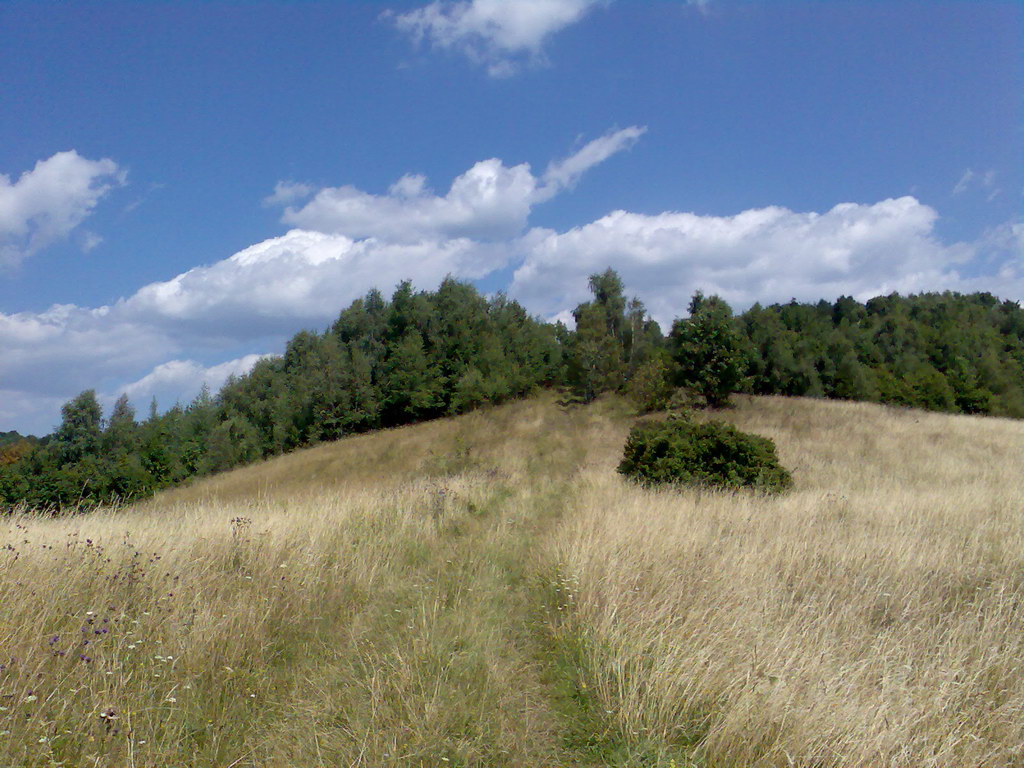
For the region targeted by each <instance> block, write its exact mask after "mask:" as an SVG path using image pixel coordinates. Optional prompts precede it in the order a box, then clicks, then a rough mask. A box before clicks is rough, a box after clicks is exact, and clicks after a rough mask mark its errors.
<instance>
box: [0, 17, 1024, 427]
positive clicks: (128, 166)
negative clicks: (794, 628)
mask: <svg viewBox="0 0 1024 768" xmlns="http://www.w3.org/2000/svg"><path fill="white" fill-rule="evenodd" d="M1022 39H1024V4H1020V3H1017V2H984V1H979V0H975V1H974V2H966V1H964V2H921V3H911V2H899V1H894V2H887V3H883V2H845V1H842V0H837V1H836V2H827V3H825V2H774V1H773V2H738V0H706V1H705V2H686V0H660V1H658V2H632V1H630V0H609V1H608V2H601V1H597V2H595V1H594V0H547V1H546V2H545V1H544V0H503V1H502V2H498V1H497V0H473V1H472V2H434V3H431V4H429V5H428V4H425V3H422V2H394V3H386V2H383V3H304V2H290V3H283V2H282V3H259V4H256V3H230V4H227V3H216V2H208V3H192V4H171V3H119V2H109V1H105V2H97V3H89V2H77V3H73V4H71V3H42V2H3V1H0V40H2V43H0V115H2V116H3V118H2V119H0V174H3V177H2V178H0V430H2V429H12V428H16V429H19V430H21V431H33V432H36V433H45V432H48V431H49V430H50V429H51V428H52V427H53V426H54V424H55V423H56V422H57V420H58V419H59V411H60V405H61V403H63V402H64V401H65V400H67V399H69V398H70V397H72V396H74V395H75V394H77V393H78V392H79V391H81V390H82V389H84V388H87V387H94V388H96V389H97V390H98V391H99V392H100V393H101V395H102V396H103V398H104V399H105V400H107V401H108V402H109V401H110V400H111V399H112V398H114V397H116V396H117V394H119V393H120V392H122V391H126V392H128V393H129V394H130V395H131V396H132V398H133V400H134V401H135V402H136V404H137V405H138V406H139V407H140V409H143V408H144V407H145V405H146V403H148V401H149V399H150V398H151V397H152V396H154V395H155V396H157V397H158V399H159V401H160V403H161V405H162V406H165V407H166V406H168V405H171V404H172V403H173V402H174V400H176V399H182V400H188V399H189V398H191V397H192V396H193V395H194V393H195V391H196V390H197V388H198V387H199V385H200V383H201V382H202V381H208V382H209V383H211V384H212V385H213V386H214V387H216V386H219V384H220V383H221V382H222V381H223V379H224V377H225V376H227V375H228V374H229V373H231V372H240V371H244V370H246V369H247V366H250V365H251V364H252V362H253V361H254V360H255V359H256V356H257V355H260V354H268V353H271V354H272V353H277V352H280V351H281V349H282V345H283V342H284V340H285V339H286V338H288V337H289V336H290V335H292V334H293V333H294V332H295V331H297V330H299V329H301V328H304V327H310V328H322V327H324V326H325V325H327V324H328V323H329V322H330V321H331V319H332V318H333V317H334V316H335V315H336V314H337V312H338V311H339V310H340V309H341V308H342V307H343V306H345V305H347V304H348V303H349V302H350V301H351V300H352V299H353V298H355V297H356V296H358V295H361V294H363V293H365V291H366V290H367V289H369V288H370V287H373V286H378V287H380V288H382V289H383V290H385V291H387V290H390V289H391V288H392V287H393V285H394V284H395V282H397V281H398V280H400V279H403V278H406V277H409V278H412V279H414V281H415V282H416V284H417V286H419V287H422V288H431V287H433V286H434V285H436V283H437V282H438V281H439V280H440V279H441V278H443V277H444V275H445V274H447V273H451V274H455V275H456V276H459V277H463V278H465V279H468V280H472V281H475V282H477V284H478V285H480V286H481V287H482V288H483V289H484V290H488V291H493V290H499V289H503V290H506V291H508V292H509V294H510V295H512V296H513V297H515V298H517V299H519V300H520V301H522V302H523V303H524V304H525V305H526V306H527V308H528V309H530V310H531V311H532V312H534V313H536V314H538V315H541V316H544V317H556V316H559V315H560V314H562V316H564V313H565V311H566V310H568V309H570V308H571V307H572V306H574V305H575V304H576V303H577V302H579V301H580V300H582V299H583V298H585V295H586V276H587V275H588V274H590V273H591V272H593V271H596V270H598V269H603V268H604V267H606V266H609V265H611V266H613V267H615V268H616V269H618V270H619V271H620V273H621V274H622V276H623V278H624V281H625V283H626V287H627V290H629V291H630V293H633V294H636V295H638V296H639V297H640V298H642V299H643V300H644V301H645V302H646V304H647V306H648V307H649V309H650V310H651V312H652V314H654V316H655V317H656V318H657V319H659V320H660V321H662V322H663V323H667V322H669V321H671V319H672V317H674V316H676V315H679V314H682V313H683V311H684V310H685V307H686V304H687V299H688V296H689V295H690V294H691V293H692V291H693V290H695V289H696V288H702V289H704V290H705V291H706V292H718V293H720V294H722V295H723V296H725V297H726V298H727V299H728V300H729V301H731V302H732V303H733V305H734V306H735V307H736V308H738V309H742V308H745V307H746V306H749V305H750V304H751V303H752V302H754V301H762V302H771V301H785V300H788V299H789V298H791V297H795V298H798V299H801V300H816V299H818V298H827V299H834V298H835V297H836V296H838V295H840V294H844V293H846V294H853V295H855V296H858V297H860V298H867V297H869V296H871V295H876V294H878V293H887V292H890V291H893V290H899V291H901V292H912V291H922V290H945V289H951V290H961V291H972V290H991V291H993V292H994V293H997V294H998V295H1000V296H1002V297H1005V298H1010V299H1014V300H1018V299H1022V298H1024V263H1022V262H1024V250H1022V242H1024V225H1022V223H1021V210H1022V205H1021V203H1022V189H1024V163H1022V148H1024V136H1022V104H1021V96H1022V94H1024V64H1022V54H1024V50H1022V42H1021V41H1022Z"/></svg>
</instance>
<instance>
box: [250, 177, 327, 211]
mask: <svg viewBox="0 0 1024 768" xmlns="http://www.w3.org/2000/svg"><path fill="white" fill-rule="evenodd" d="M315 191H316V188H315V187H313V186H311V185H309V184H302V183H301V182H297V181H279V182H277V184H275V185H274V193H273V194H272V195H267V196H266V197H265V198H263V204H264V205H266V206H273V205H288V204H289V203H294V202H296V201H298V200H303V199H305V198H307V197H309V196H310V195H311V194H313V193H314V192H315Z"/></svg>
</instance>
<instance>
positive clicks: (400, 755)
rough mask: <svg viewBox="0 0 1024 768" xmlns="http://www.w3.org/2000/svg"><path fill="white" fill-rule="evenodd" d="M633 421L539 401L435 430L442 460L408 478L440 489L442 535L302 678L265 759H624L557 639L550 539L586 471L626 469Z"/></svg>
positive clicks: (408, 557) (436, 455) (415, 551)
mask: <svg viewBox="0 0 1024 768" xmlns="http://www.w3.org/2000/svg"><path fill="white" fill-rule="evenodd" d="M618 409H619V410H621V406H618ZM622 416H623V414H622V413H618V412H617V407H616V406H615V405H609V406H607V407H604V408H601V407H597V408H594V407H592V408H585V409H584V408H571V407H570V408H563V407H560V406H558V405H556V404H555V403H554V402H551V401H544V402H539V403H538V402H536V401H534V402H531V403H523V404H520V405H516V406H513V407H511V408H505V409H501V411H500V412H498V413H495V412H492V413H491V414H480V415H477V414H470V415H469V416H467V417H462V418H461V419H457V420H453V421H451V422H449V423H447V424H444V425H440V424H439V425H438V426H437V427H435V429H434V432H433V433H432V439H431V443H430V448H429V450H428V451H427V453H426V454H425V455H424V454H422V452H421V453H420V458H419V459H418V460H414V459H409V458H408V457H407V460H406V463H405V471H407V472H408V481H409V482H412V483H420V484H422V483H427V484H428V488H429V490H428V493H427V498H428V499H430V502H429V504H430V509H429V510H426V511H425V514H428V515H430V517H431V518H432V520H433V525H434V527H435V529H436V534H437V535H436V537H435V538H434V539H433V540H432V541H431V542H429V543H427V542H408V544H407V546H406V548H405V550H404V551H403V553H402V555H401V557H400V560H401V562H400V563H395V566H396V568H395V571H394V572H393V573H392V574H390V575H388V576H386V577H383V578H382V579H381V580H380V582H379V584H378V587H377V592H376V593H375V594H374V595H373V596H372V597H368V598H366V599H365V601H364V604H363V605H362V607H361V609H360V610H359V611H358V612H357V613H356V614H355V615H353V616H351V617H350V618H349V620H348V621H347V623H346V625H345V626H343V627H337V628H335V630H333V631H331V632H330V634H331V635H334V637H325V638H324V640H323V641H324V643H326V644H330V645H331V648H330V651H329V653H327V654H326V656H325V657H324V658H321V659H319V660H317V661H316V662H315V663H313V664H310V665H306V666H305V667H304V668H301V669H298V670H294V669H293V670H291V673H292V674H293V675H294V676H295V677H296V678H297V679H299V680H301V681H303V682H301V683H299V684H298V685H296V687H295V690H294V692H293V700H294V704H293V706H292V710H293V713H294V716H293V717H292V718H289V719H287V720H286V722H285V723H280V724H278V726H277V727H276V728H275V731H276V732H273V733H268V734H267V741H266V743H268V744H273V745H274V746H273V747H272V748H271V749H270V750H269V751H268V752H267V753H265V754H266V757H267V758H269V759H270V761H271V762H272V763H274V764H277V763H281V764H303V765H310V764H312V765H351V766H376V765H382V764H390V765H402V766H465V767H467V768H468V767H469V766H531V767H532V766H575V765H580V766H583V765H612V764H618V763H613V762H609V761H608V760H609V755H608V752H609V751H608V749H607V748H606V747H607V744H606V741H607V739H606V734H604V735H602V733H601V730H602V728H603V725H602V718H600V717H597V716H595V715H594V714H593V713H592V712H591V711H589V708H588V706H587V704H586V697H585V696H583V695H581V693H582V692H581V689H580V682H579V675H578V674H577V671H576V670H575V669H574V667H573V660H572V658H571V654H570V653H567V652H566V649H564V648H563V647H562V646H561V644H560V642H559V640H558V637H557V625H558V621H557V613H558V606H557V604H556V603H557V601H558V596H557V594H556V591H557V589H558V587H557V585H556V584H555V581H556V574H557V563H554V562H552V561H551V556H550V554H549V549H548V547H546V540H547V537H548V535H549V533H550V532H551V531H552V530H554V529H555V528H557V526H559V524H560V522H561V521H562V520H563V518H564V516H565V515H566V512H567V509H568V508H569V507H570V505H571V503H572V499H573V497H574V494H575V490H574V489H575V486H576V482H577V478H578V477H579V475H580V473H581V471H583V470H584V468H586V467H588V466H593V465H595V464H601V465H607V470H608V471H614V459H615V457H614V455H613V453H614V451H611V452H610V448H613V447H617V446H618V445H620V444H621V439H620V438H621V437H622V436H624V434H625V428H626V427H625V425H626V420H625V419H624V418H622ZM495 419H497V421H495ZM620 433H621V434H620ZM408 453H410V454H414V453H415V450H414V449H413V448H412V447H409V448H408ZM336 633H337V634H336ZM311 745H312V747H313V748H312V749H311Z"/></svg>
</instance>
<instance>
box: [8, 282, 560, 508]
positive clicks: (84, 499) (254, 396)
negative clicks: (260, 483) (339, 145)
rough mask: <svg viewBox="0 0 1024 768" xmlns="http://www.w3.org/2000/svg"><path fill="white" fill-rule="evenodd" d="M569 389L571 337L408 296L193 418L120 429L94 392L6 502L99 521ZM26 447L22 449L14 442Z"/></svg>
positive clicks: (227, 388) (300, 339)
mask: <svg viewBox="0 0 1024 768" xmlns="http://www.w3.org/2000/svg"><path fill="white" fill-rule="evenodd" d="M561 377H562V342H561V340H560V339H559V337H558V332H557V329H556V328H555V327H553V326H550V325H545V324H543V323H540V322H538V321H537V320H535V319H534V318H532V317H530V316H529V315H528V314H527V313H526V311H525V310H524V309H523V308H522V307H521V306H520V305H519V304H517V303H516V302H514V301H510V300H509V299H508V298H506V297H505V296H502V295H499V296H497V297H495V298H492V299H487V298H485V297H483V296H481V295H480V294H479V293H478V292H477V291H476V289H475V288H473V287H472V286H470V285H467V284H465V283H460V282H458V281H457V280H453V279H450V278H449V279H446V280H445V281H443V282H442V283H441V285H440V286H439V288H438V290H437V291H436V292H433V293H431V292H426V291H420V292H417V291H414V290H413V287H412V285H411V284H410V283H408V282H405V283H402V284H401V285H399V286H398V288H397V289H396V290H395V293H394V296H393V298H392V300H391V301H390V302H388V301H386V300H385V299H384V298H383V296H382V295H381V294H380V292H379V291H370V293H368V294H367V295H366V296H365V297H364V298H362V299H359V300H357V301H355V302H353V303H352V305H351V306H349V307H348V308H347V309H345V310H344V311H343V312H342V313H341V314H340V316H339V317H338V320H337V321H336V322H335V323H334V325H333V326H332V327H331V328H330V329H329V330H328V331H326V332H325V333H322V334H321V333H316V332H313V331H301V332H300V333H298V334H296V335H295V336H294V337H293V338H292V339H291V340H290V341H289V342H288V344H287V346H286V348H285V352H284V355H283V356H282V357H278V358H268V359H264V360H261V361H260V362H258V363H257V364H256V365H255V367H254V368H253V369H252V370H251V371H250V372H249V373H248V374H247V375H245V376H240V377H232V378H231V379H229V380H228V381H227V382H226V383H225V385H224V387H223V388H222V389H221V391H220V392H219V393H218V394H217V396H216V397H213V396H211V394H210V392H209V391H208V390H207V389H205V388H204V389H203V390H202V391H201V392H200V394H199V396H198V397H197V398H196V399H195V400H194V401H193V402H192V403H191V404H189V405H188V406H187V407H186V408H181V407H180V406H175V407H174V408H171V409H170V410H169V411H167V412H166V413H164V414H162V415H161V414H159V413H158V410H157V408H156V404H155V403H154V404H153V406H152V408H151V409H150V415H149V418H148V419H147V420H146V421H144V422H143V423H141V424H139V423H137V422H136V420H135V413H134V411H133V410H132V408H131V406H130V405H129V402H128V399H127V398H126V397H121V398H120V399H119V400H118V401H117V403H116V404H115V406H114V408H113V411H112V412H111V415H110V420H109V422H107V423H106V424H104V423H103V419H102V411H101V408H100V405H99V402H98V401H97V399H96V394H95V392H93V391H92V390H89V391H86V392H83V393H82V394H81V395H79V396H78V397H77V398H75V399H74V400H72V401H71V402H69V403H68V404H67V405H65V406H64V411H63V415H64V418H63V421H62V423H61V425H60V427H59V428H58V429H57V430H56V432H55V433H54V435H53V436H52V437H51V438H50V439H49V441H48V442H47V444H46V445H40V446H39V447H32V446H28V447H25V445H23V443H22V442H18V443H16V444H17V446H18V448H17V450H15V449H14V448H11V449H9V450H8V449H5V451H4V453H3V454H2V455H0V459H2V461H0V502H6V503H8V504H16V503H21V504H27V505H28V506H31V507H35V508H51V509H61V508H66V507H74V508H82V507H85V508H88V507H89V506H92V505H95V504H101V503H108V502H111V501H114V500H131V499H135V498H139V497H142V496H146V495H148V494H150V493H153V492H154V491H156V490H158V489H160V488H164V487H167V486H171V485H175V484H177V483H181V482H183V481H184V480H187V479H188V478H191V477H195V476H198V475H204V474H208V473H211V472H219V471H222V470H226V469H230V468H232V467H235V466H238V465H240V464H245V463H248V462H251V461H255V460H257V459H260V458H264V457H267V456H273V455H275V454H279V453H282V452H284V451H288V450H293V449H295V448H298V447H301V446H304V445H310V444H313V443H316V442H318V441H321V440H334V439H337V438H339V437H342V436H344V435H348V434H354V433H357V432H364V431H366V430H369V429H375V428H378V427H381V426H393V425H398V424H408V423H411V422H416V421H420V420H423V419H429V418H434V417H436V416H441V415H444V414H448V413H461V412H463V411H467V410H471V409H473V408H477V407H480V406H484V405H487V404H490V403H500V402H503V401H505V400H507V399H509V398H513V397H520V396H522V395H524V394H526V393H528V392H530V391H532V390H533V389H535V388H537V387H540V386H544V385H549V384H552V383H556V382H558V381H559V380H560V379H561ZM12 445H15V443H14V442H12Z"/></svg>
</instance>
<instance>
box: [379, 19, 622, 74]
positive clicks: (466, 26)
mask: <svg viewBox="0 0 1024 768" xmlns="http://www.w3.org/2000/svg"><path fill="white" fill-rule="evenodd" d="M601 4H605V3H604V2H603V0H471V1H470V0H465V1H464V2H440V1H437V2H432V3H430V4H429V5H427V6H424V7H422V8H417V9H416V10H413V11H409V12H408V13H403V14H399V15H395V16H394V20H395V24H396V25H397V26H398V28H399V29H400V30H401V31H403V32H406V33H408V34H409V35H411V36H412V38H413V39H414V40H415V41H416V42H417V43H419V42H421V41H424V40H425V41H427V42H429V43H430V44H431V45H432V46H433V47H435V48H441V49H446V50H452V51H457V52H459V53H461V54H463V55H465V56H466V57H468V58H469V59H470V61H472V62H474V63H476V64H480V65H483V66H485V67H487V71H488V73H489V74H491V75H492V76H494V77H507V76H509V75H512V74H514V73H515V72H517V71H518V70H519V68H520V67H521V66H522V64H523V63H524V62H528V63H534V64H536V63H540V62H543V61H544V44H545V43H546V42H547V40H548V39H549V38H550V37H551V36H552V35H553V34H555V33H556V32H559V31H561V30H563V29H565V28H566V27H568V26H571V25H572V24H575V23H577V22H578V21H580V19H582V18H583V17H584V16H585V15H586V14H587V12H588V11H590V10H591V9H592V8H593V7H594V6H596V5H601Z"/></svg>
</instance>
